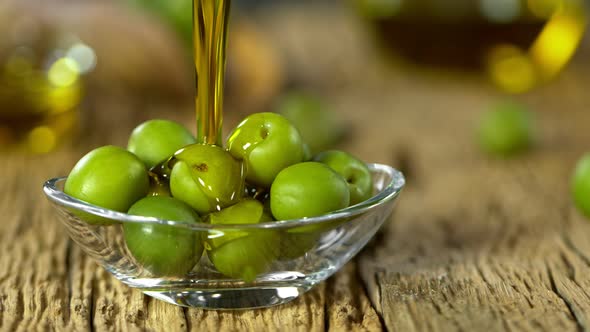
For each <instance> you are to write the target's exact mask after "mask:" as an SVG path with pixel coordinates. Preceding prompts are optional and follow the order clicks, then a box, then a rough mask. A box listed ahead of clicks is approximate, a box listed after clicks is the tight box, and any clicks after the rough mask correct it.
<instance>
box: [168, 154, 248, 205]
mask: <svg viewBox="0 0 590 332" xmlns="http://www.w3.org/2000/svg"><path fill="white" fill-rule="evenodd" d="M172 163H173V165H172V172H171V174H170V191H171V193H172V196H173V197H176V198H178V199H180V200H181V201H183V202H185V203H187V204H188V205H190V206H191V207H192V208H193V209H195V210H196V211H197V212H198V213H199V214H200V215H205V214H207V213H210V212H214V211H219V210H221V209H223V208H225V207H228V206H231V205H233V204H235V203H237V202H239V201H240V199H241V198H242V196H243V195H244V187H245V182H244V177H245V169H244V164H243V163H242V161H240V160H237V159H235V158H234V157H232V155H231V154H229V153H228V152H227V151H225V150H223V149H222V148H220V147H218V146H215V145H204V144H193V145H189V146H187V147H185V148H183V149H182V150H180V151H178V152H177V153H176V154H175V155H174V158H173V161H172Z"/></svg>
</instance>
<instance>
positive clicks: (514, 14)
mask: <svg viewBox="0 0 590 332" xmlns="http://www.w3.org/2000/svg"><path fill="white" fill-rule="evenodd" d="M479 4H480V7H479V8H480V11H481V14H482V15H483V16H484V17H486V18H487V19H489V20H491V21H494V22H498V23H508V22H512V21H514V20H515V19H516V18H518V17H519V16H520V12H521V7H520V6H521V4H520V0H481V1H480V3H479Z"/></svg>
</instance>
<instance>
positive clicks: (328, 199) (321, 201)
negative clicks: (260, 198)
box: [270, 162, 350, 220]
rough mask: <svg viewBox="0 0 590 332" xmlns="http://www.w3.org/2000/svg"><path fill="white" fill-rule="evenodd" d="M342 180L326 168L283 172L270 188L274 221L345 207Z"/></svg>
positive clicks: (307, 165)
mask: <svg viewBox="0 0 590 332" xmlns="http://www.w3.org/2000/svg"><path fill="white" fill-rule="evenodd" d="M349 203H350V191H349V189H348V184H347V183H346V181H345V180H344V178H343V177H342V176H341V175H340V174H338V173H336V172H335V171H334V170H332V169H331V168H330V167H328V166H326V165H325V164H322V163H318V162H305V163H300V164H296V165H293V166H290V167H287V168H285V169H284V170H282V171H281V172H280V173H279V175H277V178H276V179H275V181H274V182H273V184H272V187H271V188H270V207H271V211H272V214H273V216H274V217H275V218H276V219H277V220H289V219H299V218H304V217H315V216H320V215H323V214H327V213H330V212H333V211H336V210H340V209H344V208H346V207H348V205H349Z"/></svg>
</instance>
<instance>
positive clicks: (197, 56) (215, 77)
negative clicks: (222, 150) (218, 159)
mask: <svg viewBox="0 0 590 332" xmlns="http://www.w3.org/2000/svg"><path fill="white" fill-rule="evenodd" d="M230 2H231V1H230V0H193V40H194V62H195V70H196V85H197V93H196V97H195V98H196V101H195V104H196V113H197V141H198V142H199V143H203V144H217V145H219V146H221V145H222V137H221V128H222V125H223V91H224V81H225V80H224V75H225V66H226V48H227V32H228V23H229V10H230Z"/></svg>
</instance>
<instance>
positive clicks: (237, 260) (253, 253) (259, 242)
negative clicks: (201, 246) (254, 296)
mask: <svg viewBox="0 0 590 332" xmlns="http://www.w3.org/2000/svg"><path fill="white" fill-rule="evenodd" d="M271 220H272V218H271V217H270V216H268V215H267V214H265V212H264V207H263V205H262V203H260V202H259V201H257V200H253V199H246V200H243V201H241V202H240V203H238V204H236V205H233V206H230V207H228V208H225V209H223V210H221V211H220V212H216V213H212V214H210V215H209V222H210V223H211V224H213V225H223V224H235V225H240V224H257V223H260V222H266V221H271ZM205 241H206V248H207V250H208V251H207V254H208V256H209V259H210V260H211V262H212V263H213V265H214V266H215V268H216V269H217V270H218V271H219V272H221V273H222V274H224V275H226V276H228V277H231V278H237V279H242V280H245V281H252V280H254V279H255V278H256V276H258V275H259V274H261V273H264V272H266V271H267V270H268V268H269V267H270V265H271V264H272V263H273V262H274V261H275V260H276V257H277V256H278V245H279V237H278V236H277V234H276V232H275V231H273V230H269V229H245V228H243V229H226V230H223V231H220V230H216V231H211V232H210V233H209V235H208V238H207V240H205Z"/></svg>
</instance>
